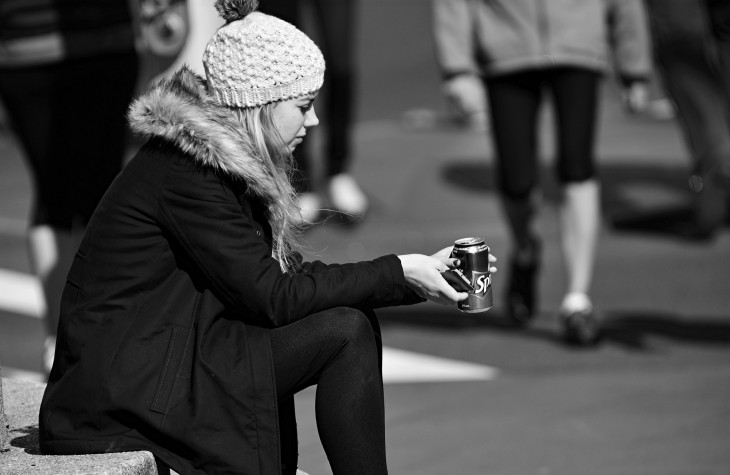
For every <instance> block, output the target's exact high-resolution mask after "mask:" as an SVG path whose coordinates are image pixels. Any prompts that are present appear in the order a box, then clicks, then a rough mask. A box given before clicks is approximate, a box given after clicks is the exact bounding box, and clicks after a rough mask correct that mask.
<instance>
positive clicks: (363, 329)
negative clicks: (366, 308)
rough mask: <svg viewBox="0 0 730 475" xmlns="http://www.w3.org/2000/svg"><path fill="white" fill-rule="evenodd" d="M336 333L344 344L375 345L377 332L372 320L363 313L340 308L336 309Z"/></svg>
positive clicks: (352, 309) (348, 308) (353, 309)
mask: <svg viewBox="0 0 730 475" xmlns="http://www.w3.org/2000/svg"><path fill="white" fill-rule="evenodd" d="M333 313H334V318H335V324H334V325H333V327H334V328H333V329H334V333H335V334H336V335H337V336H338V337H339V338H341V339H342V342H343V343H363V344H370V343H374V340H375V330H374V329H373V325H372V323H371V322H370V318H369V317H368V316H367V315H366V314H365V313H364V312H362V311H360V310H358V309H355V308H350V307H340V308H336V309H334V312H333Z"/></svg>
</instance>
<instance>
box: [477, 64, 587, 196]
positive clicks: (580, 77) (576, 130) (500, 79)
mask: <svg viewBox="0 0 730 475" xmlns="http://www.w3.org/2000/svg"><path fill="white" fill-rule="evenodd" d="M599 79H600V75H599V73H597V72H596V71H592V70H589V69H583V68H567V67H566V68H552V69H544V70H542V69H541V70H531V71H525V72H519V73H513V74H506V75H500V76H497V77H494V78H490V79H488V80H487V92H488V94H489V105H490V112H491V122H492V126H491V127H492V134H493V139H494V146H495V151H496V154H497V173H498V177H499V189H500V192H501V193H502V194H503V195H505V196H507V197H509V198H511V199H515V200H520V199H526V198H527V197H528V196H529V194H530V193H531V191H532V189H533V188H534V187H535V186H536V184H537V180H538V158H539V157H538V143H537V137H538V133H537V125H538V111H539V109H540V104H541V103H542V99H543V94H544V91H545V90H548V91H549V92H550V94H551V96H552V98H553V102H554V106H555V113H556V118H557V121H556V132H557V137H556V138H557V144H558V151H557V157H556V166H557V178H558V180H559V181H560V182H561V183H567V182H580V181H585V180H588V179H590V178H593V176H594V175H595V165H594V161H595V160H594V156H593V155H594V150H593V148H594V140H595V125H596V115H597V109H598V84H599Z"/></svg>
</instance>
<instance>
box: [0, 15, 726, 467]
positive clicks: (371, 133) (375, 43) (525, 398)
mask: <svg viewBox="0 0 730 475" xmlns="http://www.w3.org/2000/svg"><path fill="white" fill-rule="evenodd" d="M361 19H362V27H361V42H360V45H361V58H360V59H361V72H362V74H361V76H360V85H359V102H360V104H359V108H358V118H359V120H358V123H357V127H356V135H355V144H354V145H355V147H354V148H355V154H354V155H355V161H354V168H353V173H354V174H355V176H356V177H357V178H358V180H359V181H360V182H361V184H362V186H363V188H364V189H365V190H366V192H367V193H368V194H369V196H370V197H371V199H372V208H371V211H370V213H369V215H368V217H367V219H366V220H365V221H364V222H363V223H361V224H359V225H355V226H347V225H343V224H342V223H340V222H338V220H337V219H336V218H332V219H330V220H328V221H327V222H326V223H325V224H323V225H320V226H317V227H315V228H313V229H312V230H310V231H309V232H308V233H307V234H306V236H305V237H306V239H307V245H308V247H307V255H308V256H309V257H313V258H320V259H323V260H325V261H329V262H341V261H353V260H360V259H368V258H372V257H376V256H379V255H382V254H385V253H399V254H402V253H410V252H423V253H430V252H434V251H436V250H438V249H441V248H442V247H445V246H447V245H449V244H451V243H452V242H453V240H454V239H456V238H459V237H464V236H473V235H475V236H482V237H484V238H485V239H486V240H487V242H488V243H489V245H490V246H491V248H492V250H493V253H494V254H495V255H497V257H498V258H499V259H500V263H501V264H502V265H503V266H505V264H506V262H507V258H508V251H509V240H508V236H507V232H506V228H505V224H504V222H503V220H502V219H501V216H500V213H499V207H498V203H497V200H496V195H495V191H494V183H493V166H494V162H493V155H492V151H491V148H490V145H489V142H488V140H487V138H486V135H485V133H483V132H479V131H473V130H466V129H462V128H459V127H457V126H455V125H454V124H452V123H450V122H449V121H448V120H447V119H448V118H447V117H446V115H445V112H444V111H445V110H446V106H445V103H444V101H443V99H442V98H441V96H440V91H439V84H438V74H437V71H436V68H435V65H434V62H433V59H434V58H433V52H432V49H431V48H432V46H431V43H430V37H429V35H428V21H429V19H428V9H427V8H426V7H425V6H424V2H422V1H421V2H417V1H415V0H391V1H387V2H386V1H382V0H372V1H370V2H363V7H362V18H361ZM543 125H544V127H543V130H542V133H541V144H542V150H543V159H542V160H543V164H544V168H545V173H544V174H543V179H544V190H545V193H544V197H543V201H542V204H543V206H542V210H541V213H540V215H539V218H538V229H539V230H540V233H541V235H542V237H543V239H544V244H545V247H544V251H545V252H544V262H543V267H542V273H541V275H540V284H539V291H540V297H541V298H540V307H539V310H540V311H539V315H538V316H537V318H536V319H535V321H534V323H533V324H532V325H531V326H530V327H529V328H527V329H524V330H519V331H518V330H513V329H510V328H509V327H507V326H505V325H504V324H503V323H502V312H503V308H502V306H501V296H502V293H503V291H504V285H505V282H504V280H503V277H504V276H505V274H506V272H503V270H501V271H500V272H498V273H497V274H496V275H495V279H494V287H495V307H494V308H493V309H492V310H490V311H489V312H487V313H485V314H479V315H477V316H473V315H471V316H469V315H466V314H462V313H460V312H458V311H457V310H456V309H455V308H451V307H443V306H438V305H435V304H428V303H426V304H420V305H417V306H413V307H401V308H393V309H385V310H383V311H382V312H380V314H381V320H382V326H383V335H384V343H385V345H386V346H388V347H390V348H396V349H399V350H407V351H410V352H414V353H420V354H426V355H432V356H438V357H442V358H447V359H449V360H455V361H463V362H469V363H476V364H481V365H488V366H490V367H494V368H497V370H498V373H497V377H496V378H495V379H491V380H481V381H480V380H477V381H450V382H444V381H432V382H419V383H403V382H401V383H393V384H388V385H386V417H387V420H386V430H387V442H388V458H389V464H390V471H391V473H393V474H399V475H400V474H403V475H406V474H408V475H410V474H413V475H416V474H418V475H425V474H433V475H443V474H466V475H472V474H473V475H480V474H499V475H532V474H535V475H553V474H556V475H573V474H575V475H579V474H597V475H609V474H610V475H674V474H677V475H680V474H681V475H685V474H692V475H694V474H697V475H700V474H702V475H705V474H713V475H714V474H730V279H729V278H728V273H729V271H728V269H730V233H728V229H724V230H723V231H722V232H721V233H720V234H719V235H718V236H717V238H716V239H715V240H713V241H711V242H707V243H696V242H688V241H684V240H682V239H679V238H678V237H676V236H672V235H663V234H648V233H643V234H642V233H636V232H628V231H625V230H618V229H615V228H614V227H613V226H611V222H612V219H613V218H616V217H620V216H625V215H628V214H631V213H637V212H644V213H650V212H653V211H661V210H664V209H666V208H667V207H675V206H680V205H682V204H684V203H686V201H687V200H688V199H689V191H688V189H687V186H686V180H687V175H688V171H689V159H688V157H687V152H686V150H685V148H684V146H683V143H682V140H681V136H680V132H679V129H678V127H677V125H676V123H675V122H674V121H672V120H667V121H659V120H652V119H650V118H646V117H632V116H627V115H625V114H624V113H623V111H622V110H621V107H620V104H619V102H618V94H617V92H616V90H615V89H614V87H613V86H612V83H611V82H610V80H609V81H607V82H606V85H605V88H604V100H603V103H602V112H601V121H600V133H599V140H598V157H599V164H600V173H601V176H602V178H603V197H604V201H603V210H602V213H603V218H604V220H603V222H604V225H603V228H602V232H601V236H600V245H599V250H598V258H597V264H596V276H595V280H594V284H593V297H594V300H595V304H596V306H597V308H598V309H599V311H600V313H601V315H602V316H603V318H604V320H605V325H606V330H605V335H604V338H603V340H602V341H601V342H600V344H599V345H598V346H596V347H595V348H591V349H581V348H574V347H567V346H565V345H563V344H562V343H561V342H560V339H559V335H558V322H557V319H556V315H555V311H556V309H557V306H558V304H559V302H560V299H561V297H562V291H563V283H564V277H563V274H562V267H561V258H560V252H559V230H558V227H557V208H556V202H557V194H556V188H555V185H554V182H553V181H552V180H551V174H550V163H551V160H552V158H551V155H552V145H553V144H552V139H551V135H550V132H551V130H552V117H551V115H550V114H549V113H546V114H545V115H544V117H543ZM313 140H315V141H316V140H318V138H317V137H316V136H315V137H314V138H313ZM30 196H31V195H30V182H29V180H28V177H27V171H26V170H25V167H24V165H23V163H22V160H21V158H20V156H19V155H18V153H17V150H16V149H15V148H14V147H13V145H12V142H11V139H10V136H9V135H8V134H7V133H5V134H4V135H2V136H0V244H1V245H2V247H1V248H0V269H10V270H13V271H19V272H28V271H29V265H28V260H27V253H26V249H25V244H24V242H23V238H22V236H23V229H24V227H25V223H26V221H27V212H28V207H29V206H30V200H31V197H30ZM500 263H498V267H499V264H500ZM505 269H506V266H505ZM41 340H42V325H41V323H40V321H39V320H38V319H33V318H28V317H26V316H23V315H19V314H16V313H13V312H10V311H7V310H5V311H4V310H2V309H0V361H3V365H4V366H5V365H7V366H12V367H15V368H18V369H21V370H26V371H31V372H32V371H37V369H38V368H39V367H40V366H39V365H40V362H39V357H38V356H37V352H36V349H37V348H38V347H39V345H40V341H41ZM297 406H298V413H299V434H300V445H301V447H300V461H301V468H302V469H303V470H305V471H307V472H309V473H310V474H311V475H326V474H328V473H331V471H330V470H329V468H328V465H327V462H326V457H325V455H324V452H323V450H322V447H321V444H320V443H319V439H318V437H317V432H316V425H315V422H314V411H313V407H314V391H313V390H307V391H304V392H303V393H301V394H300V395H299V396H298V398H297Z"/></svg>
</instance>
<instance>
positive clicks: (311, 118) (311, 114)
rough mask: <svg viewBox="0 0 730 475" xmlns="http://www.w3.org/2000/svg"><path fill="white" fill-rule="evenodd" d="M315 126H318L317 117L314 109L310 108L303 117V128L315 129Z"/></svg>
mask: <svg viewBox="0 0 730 475" xmlns="http://www.w3.org/2000/svg"><path fill="white" fill-rule="evenodd" d="M317 125H319V117H317V113H316V112H315V111H314V107H311V108H310V109H309V110H308V111H307V115H306V116H305V117H304V127H315V126H317Z"/></svg>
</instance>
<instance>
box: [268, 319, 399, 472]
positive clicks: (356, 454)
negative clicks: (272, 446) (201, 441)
mask: <svg viewBox="0 0 730 475" xmlns="http://www.w3.org/2000/svg"><path fill="white" fill-rule="evenodd" d="M271 348H272V353H273V358H274V371H275V374H276V387H277V396H278V398H279V401H280V402H282V403H284V402H290V401H291V398H292V397H293V395H294V394H295V393H297V392H299V391H301V390H302V389H304V388H306V387H308V386H312V385H314V384H316V385H317V399H316V403H315V410H316V418H317V429H318V431H319V436H320V439H321V441H322V446H323V447H324V450H325V452H326V453H327V457H328V459H329V462H330V465H331V467H332V471H333V473H334V474H335V475H337V474H353V475H354V474H385V473H387V467H386V457H385V410H384V402H383V377H382V345H381V339H380V329H379V326H378V323H377V319H376V317H375V314H374V313H373V312H367V313H364V312H362V311H360V310H355V309H351V308H336V309H332V310H327V311H324V312H319V313H316V314H313V315H310V316H309V317H307V318H305V319H303V320H300V321H298V322H296V323H293V324H291V325H287V326H285V327H281V328H277V329H275V330H272V332H271ZM288 407H290V405H289V406H288ZM285 412H288V413H289V414H290V417H293V414H291V411H289V410H288V409H285ZM285 417H286V416H285ZM282 422H283V421H282Z"/></svg>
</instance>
